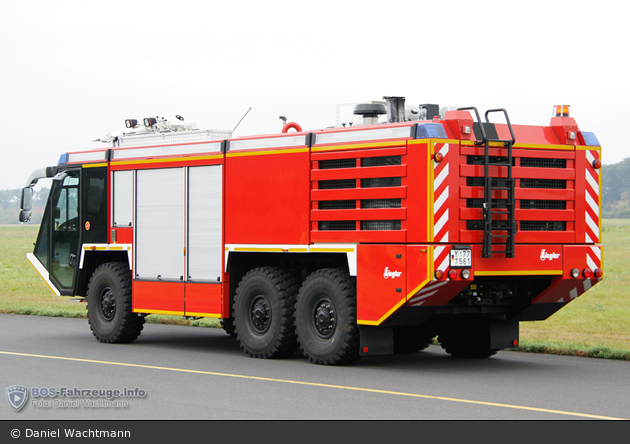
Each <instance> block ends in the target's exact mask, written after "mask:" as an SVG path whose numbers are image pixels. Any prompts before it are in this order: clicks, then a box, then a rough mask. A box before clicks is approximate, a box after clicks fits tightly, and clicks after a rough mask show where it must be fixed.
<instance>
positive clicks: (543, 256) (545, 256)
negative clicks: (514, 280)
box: [540, 248, 560, 261]
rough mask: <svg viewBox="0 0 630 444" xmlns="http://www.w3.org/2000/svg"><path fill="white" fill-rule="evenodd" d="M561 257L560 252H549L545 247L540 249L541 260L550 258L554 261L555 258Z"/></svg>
mask: <svg viewBox="0 0 630 444" xmlns="http://www.w3.org/2000/svg"><path fill="white" fill-rule="evenodd" d="M559 258H560V253H547V250H545V249H544V248H543V249H542V250H540V260H541V261H545V260H546V259H549V260H550V261H552V260H554V259H559Z"/></svg>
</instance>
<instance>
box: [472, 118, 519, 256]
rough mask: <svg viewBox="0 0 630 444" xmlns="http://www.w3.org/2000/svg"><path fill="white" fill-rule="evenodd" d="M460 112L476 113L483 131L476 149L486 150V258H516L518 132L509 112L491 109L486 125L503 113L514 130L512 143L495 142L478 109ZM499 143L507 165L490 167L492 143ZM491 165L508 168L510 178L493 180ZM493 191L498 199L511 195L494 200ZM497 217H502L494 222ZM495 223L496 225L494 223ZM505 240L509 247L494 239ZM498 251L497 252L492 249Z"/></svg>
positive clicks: (509, 141) (498, 163)
mask: <svg viewBox="0 0 630 444" xmlns="http://www.w3.org/2000/svg"><path fill="white" fill-rule="evenodd" d="M460 110H473V111H474V112H475V115H476V117H477V122H478V123H479V129H480V132H481V136H482V140H481V141H476V142H475V144H476V145H483V146H484V161H483V171H484V173H483V175H484V197H483V222H484V234H483V257H485V258H489V257H492V253H500V254H505V257H506V258H513V257H514V236H515V235H516V231H517V227H516V222H515V221H514V208H515V200H514V178H513V177H512V146H513V145H514V143H515V142H516V138H515V137H514V131H513V130H512V124H511V123H510V119H509V117H508V114H507V111H505V110H504V109H489V110H488V111H486V114H485V117H486V123H490V121H489V120H488V114H490V113H495V112H502V113H503V115H504V116H505V121H506V122H507V125H508V128H509V129H510V135H511V136H512V139H511V140H501V139H498V138H497V139H491V138H489V137H488V136H487V135H486V131H485V129H484V126H483V124H482V122H481V119H480V118H479V112H478V111H477V108H475V107H470V108H460ZM491 142H498V143H502V144H503V146H504V147H505V148H507V162H501V161H497V162H492V163H490V156H489V154H488V153H489V150H490V143H491ZM489 165H492V166H496V167H505V168H507V177H492V176H490V169H489ZM493 191H496V193H494V195H495V196H497V195H498V194H500V192H501V191H505V192H507V199H498V198H495V199H493V198H492V195H493ZM493 215H495V216H498V217H495V218H494V219H493ZM493 222H494V223H493ZM497 238H501V239H505V243H501V242H496V243H493V242H492V241H493V239H497ZM493 246H494V248H496V249H494V250H493V249H492V248H493Z"/></svg>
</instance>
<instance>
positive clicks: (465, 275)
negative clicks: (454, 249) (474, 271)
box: [462, 269, 470, 279]
mask: <svg viewBox="0 0 630 444" xmlns="http://www.w3.org/2000/svg"><path fill="white" fill-rule="evenodd" d="M469 277H470V270H467V269H464V270H462V279H468V278H469Z"/></svg>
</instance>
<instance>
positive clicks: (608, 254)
mask: <svg viewBox="0 0 630 444" xmlns="http://www.w3.org/2000/svg"><path fill="white" fill-rule="evenodd" d="M603 225H604V226H603V244H604V273H605V274H604V280H603V281H602V282H601V283H599V284H598V285H596V286H595V287H594V288H592V289H591V290H589V291H588V292H586V293H585V294H584V295H582V296H580V297H579V298H577V299H575V300H574V301H572V302H571V303H570V304H568V305H567V306H565V307H564V308H562V309H561V310H560V311H558V312H557V313H555V314H554V315H553V316H551V317H550V318H549V319H547V320H545V321H538V322H521V324H520V329H521V338H520V342H521V345H520V349H521V350H522V351H529V352H536V353H557V354H569V355H579V356H591V357H600V358H612V359H624V360H630V255H629V254H628V253H629V252H630V219H623V220H605V221H604V224H603ZM37 229H38V226H32V225H0V284H1V285H0V312H2V313H19V314H29V315H40V316H65V317H86V310H85V303H82V302H76V303H73V302H69V298H66V297H55V296H54V295H53V293H52V292H51V291H50V289H49V288H48V287H47V286H46V285H45V284H44V283H43V281H42V280H41V279H40V278H39V276H38V275H37V273H36V272H35V271H34V270H33V269H32V268H31V265H30V264H29V263H28V261H27V260H26V258H25V256H26V253H28V252H32V250H33V242H35V237H36V235H37ZM147 322H160V323H176V324H184V325H193V326H204V327H217V326H218V325H219V323H218V321H217V320H216V319H201V320H196V321H190V320H184V319H182V318H181V317H174V316H157V315H150V316H148V317H147Z"/></svg>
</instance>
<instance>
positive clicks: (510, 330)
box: [490, 321, 519, 350]
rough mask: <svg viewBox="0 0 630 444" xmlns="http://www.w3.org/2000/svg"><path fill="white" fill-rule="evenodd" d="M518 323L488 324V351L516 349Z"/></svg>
mask: <svg viewBox="0 0 630 444" xmlns="http://www.w3.org/2000/svg"><path fill="white" fill-rule="evenodd" d="M518 333H519V329H518V322H501V321H491V322H490V349H491V350H502V349H504V348H516V347H518Z"/></svg>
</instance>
